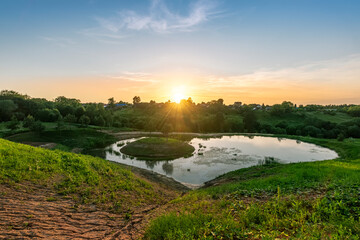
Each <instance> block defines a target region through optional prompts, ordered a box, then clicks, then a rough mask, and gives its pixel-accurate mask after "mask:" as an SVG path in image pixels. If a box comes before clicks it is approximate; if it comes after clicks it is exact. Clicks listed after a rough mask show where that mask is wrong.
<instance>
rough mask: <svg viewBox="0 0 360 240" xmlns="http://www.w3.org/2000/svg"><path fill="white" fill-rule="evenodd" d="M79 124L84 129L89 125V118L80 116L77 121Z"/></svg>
mask: <svg viewBox="0 0 360 240" xmlns="http://www.w3.org/2000/svg"><path fill="white" fill-rule="evenodd" d="M79 123H80V124H81V126H83V127H86V126H88V125H89V123H90V118H89V117H88V116H86V115H82V116H81V117H80V119H79Z"/></svg>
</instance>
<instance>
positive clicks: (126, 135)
mask: <svg viewBox="0 0 360 240" xmlns="http://www.w3.org/2000/svg"><path fill="white" fill-rule="evenodd" d="M100 132H103V133H106V134H109V135H112V136H114V137H116V138H117V139H118V140H124V139H128V138H136V137H144V136H162V135H163V133H161V132H144V131H133V132H115V131H111V130H101V131H100ZM169 135H170V136H171V135H174V136H179V135H182V136H189V137H221V136H235V135H245V136H255V135H256V136H273V134H259V133H193V132H172V133H169Z"/></svg>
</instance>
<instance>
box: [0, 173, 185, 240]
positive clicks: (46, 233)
mask: <svg viewBox="0 0 360 240" xmlns="http://www.w3.org/2000/svg"><path fill="white" fill-rule="evenodd" d="M133 171H134V172H135V174H136V175H138V177H140V178H143V179H144V178H145V177H146V178H149V179H150V182H152V183H153V184H154V187H155V188H161V190H162V191H163V192H164V198H165V200H166V201H170V200H171V199H174V198H176V197H177V196H179V195H181V194H183V192H185V191H187V188H186V187H184V186H182V185H181V184H179V183H177V182H175V181H174V182H172V181H173V180H171V179H164V178H161V179H159V176H157V175H152V174H151V173H150V172H147V173H144V171H142V170H140V171H136V170H133ZM119 194H121V193H119ZM166 201H165V203H164V204H153V205H148V206H146V207H145V208H144V207H141V208H138V209H135V210H134V211H133V212H132V214H130V215H126V214H123V213H118V214H117V213H111V212H108V211H104V210H102V209H100V208H99V207H97V206H95V205H77V203H76V202H75V201H74V200H73V199H72V198H70V197H63V196H60V195H58V194H56V193H55V191H54V190H52V189H50V188H48V187H44V186H40V185H34V184H31V183H22V184H16V185H11V186H10V185H6V184H0V239H139V238H140V237H141V236H142V234H143V232H144V228H145V226H146V224H147V222H148V221H149V219H150V218H151V216H153V215H154V212H158V211H159V210H160V209H161V208H163V207H164V205H166Z"/></svg>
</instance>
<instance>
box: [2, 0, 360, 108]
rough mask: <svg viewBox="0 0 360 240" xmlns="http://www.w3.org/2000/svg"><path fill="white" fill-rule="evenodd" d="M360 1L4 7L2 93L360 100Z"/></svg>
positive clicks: (93, 0)
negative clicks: (5, 90) (12, 91)
mask: <svg viewBox="0 0 360 240" xmlns="http://www.w3.org/2000/svg"><path fill="white" fill-rule="evenodd" d="M359 11H360V2H358V1H355V0H350V1H346V2H343V1H340V0H331V1H325V0H321V1H316V2H314V1H309V0H306V1H300V0H295V1H291V3H290V2H288V1H284V0H272V1H263V0H255V1H220V0H197V1H188V0H186V1H183V0H176V1H166V0H148V1H147V0H141V1H132V2H122V1H120V2H119V1H106V2H104V1H98V0H82V1H76V2H73V1H52V2H48V1H45V0H35V1H26V0H20V1H16V2H14V1H10V0H5V1H1V2H0V22H1V23H0V33H1V34H0V52H1V53H2V54H1V55H0V63H1V65H0V89H9V90H14V91H17V92H19V93H22V94H27V95H29V96H31V97H33V98H46V99H47V100H53V99H55V98H56V97H58V96H65V97H68V98H75V99H79V100H81V102H103V103H106V102H107V99H108V98H110V97H114V98H115V99H116V101H120V100H122V101H125V102H132V97H133V96H140V97H141V99H142V101H144V102H149V101H150V100H155V101H156V102H166V101H167V100H171V101H179V99H181V98H184V99H187V98H188V97H191V98H192V99H193V101H194V102H196V103H201V102H208V101H211V100H216V99H219V98H222V99H224V102H225V103H226V104H227V105H229V104H232V103H234V102H237V101H241V102H243V103H258V104H262V103H264V104H265V105H273V104H276V103H281V102H282V101H291V102H293V103H296V104H298V105H300V104H303V105H307V104H319V105H330V104H337V105H339V104H360V95H359V92H360V81H359V80H360V79H359V78H360V44H359V41H360V15H359V14H358V12H359Z"/></svg>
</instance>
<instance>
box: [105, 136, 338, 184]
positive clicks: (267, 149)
mask: <svg viewBox="0 0 360 240" xmlns="http://www.w3.org/2000/svg"><path fill="white" fill-rule="evenodd" d="M138 139H140V138H132V139H127V140H122V141H119V142H116V143H115V144H112V145H110V146H109V147H108V148H107V151H106V157H105V158H106V159H107V160H110V161H114V162H119V163H123V164H127V165H132V166H136V167H139V168H145V169H148V170H151V171H154V172H157V173H160V174H164V175H167V176H169V177H172V178H174V179H175V180H177V181H179V182H182V183H187V184H195V185H196V184H202V183H204V182H206V181H209V180H212V179H214V178H216V177H217V176H219V175H222V174H224V173H226V172H230V171H234V170H237V169H240V168H246V167H251V166H254V165H258V164H261V163H263V162H264V161H265V159H275V160H276V161H277V162H279V163H295V162H311V161H320V160H327V159H334V158H337V157H338V155H337V153H336V152H334V151H332V150H330V149H327V148H323V147H320V146H317V145H314V144H309V143H304V142H300V141H297V140H291V139H284V138H274V137H260V136H255V137H248V136H222V137H219V138H208V139H204V138H193V139H192V140H191V141H190V144H191V145H192V146H193V147H194V148H195V151H194V155H193V156H191V157H189V158H178V159H175V160H170V161H144V160H137V159H136V158H134V157H130V156H128V155H125V154H122V153H121V152H120V149H121V148H122V147H124V146H125V145H126V144H127V143H130V142H133V141H136V140H138Z"/></svg>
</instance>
